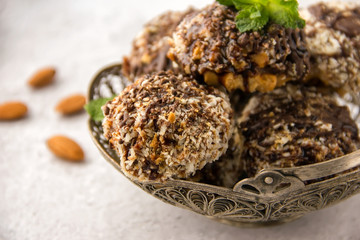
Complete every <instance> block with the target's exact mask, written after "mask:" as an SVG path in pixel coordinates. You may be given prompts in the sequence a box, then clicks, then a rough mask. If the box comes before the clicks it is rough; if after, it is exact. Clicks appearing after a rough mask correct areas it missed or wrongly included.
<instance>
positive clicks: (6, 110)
mask: <svg viewBox="0 0 360 240" xmlns="http://www.w3.org/2000/svg"><path fill="white" fill-rule="evenodd" d="M27 111H28V108H27V106H26V105H25V104H24V103H22V102H17V101H16V102H15V101H14V102H5V103H2V104H0V120H16V119H19V118H22V117H24V116H25V115H26V113H27Z"/></svg>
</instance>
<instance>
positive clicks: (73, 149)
mask: <svg viewBox="0 0 360 240" xmlns="http://www.w3.org/2000/svg"><path fill="white" fill-rule="evenodd" d="M46 143H47V146H48V147H49V149H50V150H51V152H52V153H54V154H55V155H56V156H58V157H60V158H62V159H64V160H68V161H70V162H80V161H83V160H84V151H83V150H82V148H81V147H80V146H79V144H77V143H76V142H75V141H74V140H72V139H70V138H68V137H65V136H61V135H57V136H53V137H51V138H50V139H48V140H47V142H46Z"/></svg>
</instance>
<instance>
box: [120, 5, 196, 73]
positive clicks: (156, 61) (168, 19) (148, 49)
mask: <svg viewBox="0 0 360 240" xmlns="http://www.w3.org/2000/svg"><path fill="white" fill-rule="evenodd" d="M194 11H195V10H194V9H188V10H187V11H185V12H173V11H168V12H165V13H163V14H161V15H159V16H157V17H156V18H154V19H152V20H151V21H150V22H148V23H147V24H146V25H145V27H144V29H143V30H142V32H140V33H139V34H138V36H137V37H136V38H135V40H134V41H133V48H132V50H131V54H130V55H129V56H128V57H125V58H124V64H123V73H124V75H125V76H126V77H128V78H129V79H131V80H134V79H135V78H136V77H139V76H141V75H143V74H148V73H152V72H157V71H162V70H169V69H173V66H172V63H171V61H170V59H168V58H167V57H166V54H167V52H168V50H169V43H168V38H169V37H170V36H171V35H172V33H173V32H174V30H175V28H176V26H177V25H178V24H179V22H180V21H181V20H182V19H183V18H184V17H185V16H186V15H188V14H190V13H192V12H194Z"/></svg>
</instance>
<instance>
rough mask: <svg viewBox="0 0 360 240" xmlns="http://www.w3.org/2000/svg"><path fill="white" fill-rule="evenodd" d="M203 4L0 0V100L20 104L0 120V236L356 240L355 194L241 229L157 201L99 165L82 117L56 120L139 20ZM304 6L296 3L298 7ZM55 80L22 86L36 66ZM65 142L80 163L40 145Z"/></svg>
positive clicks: (19, 239) (117, 54) (197, 0)
mask: <svg viewBox="0 0 360 240" xmlns="http://www.w3.org/2000/svg"><path fill="white" fill-rule="evenodd" d="M210 2H211V1H210V0H193V1H191V0H176V1H175V0H161V1H160V0H153V1H147V0H137V1H123V0H107V1H101V0H95V1H87V0H77V1H75V0H23V1H21V0H0V103H2V102H5V101H9V100H20V101H24V102H26V103H27V104H28V106H29V115H28V117H27V118H26V119H23V120H20V121H16V122H0V239H1V240H26V239H36V240H40V239H52V240H56V239H89V240H91V239H107V240H112V239H192V240H201V239H207V240H210V239H242V240H247V239H278V240H282V239H284V240H289V239H360V228H359V226H360V216H359V213H360V201H359V200H360V195H358V196H355V197H353V198H351V199H349V200H347V201H345V202H343V203H341V204H339V205H336V206H334V207H331V208H328V209H325V210H322V211H319V212H316V213H311V214H308V215H307V216H305V217H303V218H302V219H300V220H298V221H295V222H292V223H289V224H286V225H282V226H276V227H269V228H260V229H246V228H245V229H244V228H243V229H242V228H235V227H231V226H226V225H223V224H220V223H217V222H214V221H212V220H209V219H206V218H204V217H202V216H200V215H197V214H195V213H192V212H189V211H186V210H183V209H178V208H175V207H173V206H170V205H166V204H164V203H162V202H160V201H159V200H157V199H155V198H153V197H151V196H150V195H148V194H146V193H145V192H143V191H142V190H140V189H139V188H137V187H136V186H134V185H133V184H132V183H131V182H129V181H128V180H126V179H125V178H124V177H123V176H121V175H120V174H119V173H118V172H117V171H116V170H115V169H113V168H112V167H111V166H110V164H108V163H107V162H105V160H103V159H102V157H101V156H100V154H99V153H98V151H97V149H96V147H95V146H94V144H93V143H92V141H91V139H90V137H89V133H88V132H87V125H86V121H87V116H86V114H84V113H83V114H80V115H76V116H72V117H68V118H65V117H61V116H59V115H58V114H56V113H55V112H54V106H55V105H56V103H57V102H58V101H59V99H61V98H62V97H64V96H67V95H69V94H73V93H84V94H85V93H86V90H87V87H88V83H89V81H90V79H91V77H92V76H93V75H94V74H95V72H96V71H97V70H98V69H99V68H101V67H102V66H104V65H107V64H109V63H113V62H118V61H119V60H120V59H121V57H122V56H123V55H124V54H127V53H128V52H129V49H130V46H131V45H130V43H131V40H132V38H133V37H134V36H135V34H136V33H137V32H138V31H139V30H140V29H141V26H142V24H143V23H144V22H145V21H147V20H149V19H150V18H152V17H153V16H155V15H157V14H159V13H161V12H163V11H164V10H167V9H174V10H175V9H185V8H186V7H187V6H188V5H190V4H193V5H195V6H204V5H205V4H207V3H210ZM308 2H311V1H303V2H301V4H302V5H305V4H306V3H308ZM47 65H52V66H55V67H56V68H57V69H58V74H57V77H56V83H55V84H53V85H51V86H49V87H47V88H44V89H41V90H36V91H35V90H32V89H30V88H29V87H27V86H26V84H25V83H26V81H27V79H28V77H29V76H30V75H31V74H32V73H33V72H34V71H35V70H37V69H38V68H40V67H43V66H47ZM53 134H65V135H67V136H69V137H72V138H74V139H75V140H76V141H78V142H79V143H80V144H81V146H82V147H83V148H84V150H85V153H86V161H85V162H84V163H82V164H71V163H67V162H64V161H61V160H59V159H57V158H56V157H54V156H53V155H52V154H51V153H50V152H49V151H48V149H47V148H46V145H45V141H46V139H47V138H49V137H50V136H52V135H53Z"/></svg>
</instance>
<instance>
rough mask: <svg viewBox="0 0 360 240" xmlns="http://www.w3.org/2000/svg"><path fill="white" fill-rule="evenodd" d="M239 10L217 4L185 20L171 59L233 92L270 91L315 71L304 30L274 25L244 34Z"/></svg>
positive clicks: (177, 31) (171, 50)
mask: <svg viewBox="0 0 360 240" xmlns="http://www.w3.org/2000/svg"><path fill="white" fill-rule="evenodd" d="M236 15H237V10H236V9H235V8H233V7H227V6H223V5H219V4H218V3H214V4H212V5H210V6H207V7H205V8H204V9H203V10H201V11H199V12H198V13H197V14H192V15H188V16H187V17H185V19H184V20H183V21H182V22H181V23H180V24H179V26H178V27H177V29H176V31H175V33H174V34H173V38H172V40H171V49H170V51H169V53H168V56H169V58H171V59H172V60H173V61H175V62H176V63H177V64H178V65H179V67H180V68H181V69H182V70H183V71H184V72H185V73H186V74H192V75H195V76H202V77H203V78H204V81H205V82H206V83H208V84H209V85H216V84H218V83H221V84H222V85H224V86H225V87H226V89H227V90H228V91H233V90H235V89H241V90H242V91H246V92H255V91H260V92H268V91H272V90H273V89H274V88H275V87H278V86H282V85H284V84H285V83H286V82H287V81H291V80H302V79H303V78H304V77H305V76H306V75H307V72H308V69H309V56H308V52H307V50H306V47H305V42H304V37H305V36H304V34H303V31H302V30H299V29H286V28H284V27H282V26H280V25H277V24H274V23H271V22H270V23H268V24H267V25H266V26H265V28H264V29H262V30H259V31H248V32H240V31H239V29H238V28H237V27H236V22H235V20H236V19H235V18H236Z"/></svg>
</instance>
